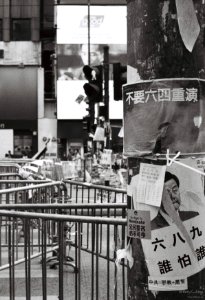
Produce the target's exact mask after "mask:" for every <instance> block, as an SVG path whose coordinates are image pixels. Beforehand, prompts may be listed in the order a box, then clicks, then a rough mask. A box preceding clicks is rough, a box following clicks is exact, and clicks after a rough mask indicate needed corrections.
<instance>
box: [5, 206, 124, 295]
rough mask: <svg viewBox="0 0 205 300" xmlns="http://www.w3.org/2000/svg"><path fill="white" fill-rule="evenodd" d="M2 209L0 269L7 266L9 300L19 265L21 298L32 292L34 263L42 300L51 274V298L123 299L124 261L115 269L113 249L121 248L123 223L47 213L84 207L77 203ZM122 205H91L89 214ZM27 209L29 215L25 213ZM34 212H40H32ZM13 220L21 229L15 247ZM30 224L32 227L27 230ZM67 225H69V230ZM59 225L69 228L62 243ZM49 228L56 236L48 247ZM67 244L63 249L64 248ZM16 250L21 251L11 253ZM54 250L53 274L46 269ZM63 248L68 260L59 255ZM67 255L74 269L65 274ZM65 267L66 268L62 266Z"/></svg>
mask: <svg viewBox="0 0 205 300" xmlns="http://www.w3.org/2000/svg"><path fill="white" fill-rule="evenodd" d="M5 207H6V206H2V205H1V207H0V216H1V224H2V219H4V228H5V229H4V233H3V231H2V229H1V240H2V235H3V234H4V236H5V237H6V238H7V243H5V244H4V245H3V244H1V247H0V249H1V253H0V257H1V267H0V271H1V272H5V270H4V269H5V268H6V267H9V287H10V289H9V296H10V299H12V300H13V299H15V293H16V292H17V289H18V287H17V286H16V283H15V280H16V274H18V264H19V263H21V267H22V263H23V268H24V269H23V272H24V274H25V278H24V280H25V282H24V285H25V288H24V290H21V294H22V296H24V297H26V299H31V295H32V294H33V291H32V278H33V272H34V271H35V268H36V264H38V268H39V272H41V276H40V277H41V287H42V291H41V295H42V296H43V300H44V299H49V294H50V292H49V290H47V286H48V280H49V276H48V274H49V272H55V279H54V281H53V284H55V288H54V287H53V288H54V290H55V291H52V295H53V293H55V295H58V296H59V299H60V300H63V299H78V300H80V299H91V300H92V299H126V298H127V296H126V294H127V275H126V270H127V266H126V265H125V263H124V262H122V263H121V264H120V265H119V266H118V267H117V266H116V264H115V259H116V250H117V249H119V248H124V247H125V236H126V235H125V227H126V219H123V218H111V217H96V216H95V217H93V216H92V217H91V216H77V215H74V216H73V215H65V214H59V213H58V214H54V213H50V212H51V211H55V212H56V211H57V212H64V213H65V210H67V209H68V210H72V209H73V210H75V211H77V210H79V209H84V208H85V207H84V206H83V205H74V204H73V205H72V204H70V205H65V204H58V205H56V204H54V205H51V204H39V205H34V204H33V205H32V204H31V205H29V204H25V205H21V204H19V205H10V206H9V208H10V209H12V211H8V210H2V209H4V208H5ZM125 207H126V206H125V204H123V205H120V204H97V205H96V204H93V205H91V209H92V211H94V210H99V209H100V210H101V209H106V210H107V211H109V210H110V209H125ZM13 209H18V210H26V212H19V211H13ZM30 210H32V211H35V212H29V211H30ZM39 210H40V211H44V213H37V211H39ZM19 220H21V222H22V224H23V228H24V237H23V240H22V241H21V243H20V244H18V241H17V236H18V234H17V232H18V222H19ZM33 224H37V226H36V227H33ZM71 224H72V225H73V226H70V225H71ZM65 225H67V226H70V228H73V233H74V235H73V239H71V236H72V235H70V234H71V232H70V231H69V236H68V240H67V239H66V238H65ZM1 228H2V226H1ZM51 228H52V230H54V228H55V233H56V234H57V240H56V241H55V243H54V244H53V243H51V242H50V232H51ZM28 229H29V230H28ZM84 237H85V239H84ZM85 241H86V242H85ZM67 242H68V247H65V246H66V244H67ZM51 246H55V248H52V247H51ZM19 247H20V248H21V249H22V250H21V251H20V250H18V251H17V248H19ZM56 248H57V249H58V255H57V262H56V257H54V265H55V266H56V265H58V270H51V269H48V265H49V264H50V263H51V265H52V264H53V260H52V259H53V257H52V256H51V257H48V253H52V251H54V249H56ZM67 249H69V256H68V255H66V253H65V252H66V250H67ZM70 256H71V257H70ZM6 257H7V261H6V259H5V258H6ZM68 257H69V258H70V259H71V258H72V257H73V259H74V262H72V263H74V264H75V267H74V268H73V267H72V271H74V272H70V271H68V270H70V264H68V263H67V261H68V259H67V258H68ZM65 260H66V263H65ZM36 261H37V262H36ZM34 262H35V263H34ZM34 265H35V268H34V267H33V266H34ZM65 265H68V266H66V267H65ZM3 270H4V271H3ZM39 275H40V274H39ZM14 287H15V288H14ZM64 295H66V296H65V297H64ZM68 295H69V296H68ZM0 296H1V295H0ZM47 297H48V298H47Z"/></svg>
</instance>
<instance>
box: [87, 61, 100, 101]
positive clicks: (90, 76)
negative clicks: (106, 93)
mask: <svg viewBox="0 0 205 300" xmlns="http://www.w3.org/2000/svg"><path fill="white" fill-rule="evenodd" d="M83 73H84V76H85V78H86V79H87V80H88V83H85V84H84V86H83V88H84V91H85V94H86V96H87V98H88V101H89V103H91V102H92V103H98V102H101V101H102V100H103V99H102V98H103V88H102V86H103V67H102V66H101V65H99V66H94V67H92V68H91V67H90V66H88V65H85V66H84V67H83Z"/></svg>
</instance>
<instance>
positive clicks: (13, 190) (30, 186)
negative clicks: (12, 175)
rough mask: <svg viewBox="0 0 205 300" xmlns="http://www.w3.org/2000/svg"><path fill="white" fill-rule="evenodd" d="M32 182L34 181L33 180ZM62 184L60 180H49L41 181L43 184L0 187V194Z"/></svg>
mask: <svg viewBox="0 0 205 300" xmlns="http://www.w3.org/2000/svg"><path fill="white" fill-rule="evenodd" d="M7 182H8V181H7ZM32 183H35V180H34V181H33V182H32ZM62 184H63V183H62V181H51V182H50V183H43V184H35V185H29V186H23V187H17V188H9V189H2V190H0V195H1V194H9V193H11V192H19V191H25V190H35V189H37V188H44V187H49V186H56V185H62Z"/></svg>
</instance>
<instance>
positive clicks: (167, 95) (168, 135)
mask: <svg viewBox="0 0 205 300" xmlns="http://www.w3.org/2000/svg"><path fill="white" fill-rule="evenodd" d="M123 101H124V152H125V154H127V155H129V156H134V155H140V154H143V153H166V151H167V149H169V150H170V153H176V152H178V151H180V152H181V153H195V152H203V151H204V147H205V120H204V111H205V81H204V80H200V79H163V80H147V81H141V82H139V83H135V84H129V85H125V86H124V87H123Z"/></svg>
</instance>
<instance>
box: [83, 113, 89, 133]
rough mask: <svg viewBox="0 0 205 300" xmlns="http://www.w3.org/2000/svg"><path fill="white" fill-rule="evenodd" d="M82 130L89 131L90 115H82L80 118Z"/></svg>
mask: <svg viewBox="0 0 205 300" xmlns="http://www.w3.org/2000/svg"><path fill="white" fill-rule="evenodd" d="M82 124H83V130H85V131H87V132H89V131H90V116H89V115H87V116H84V117H83V120H82Z"/></svg>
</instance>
